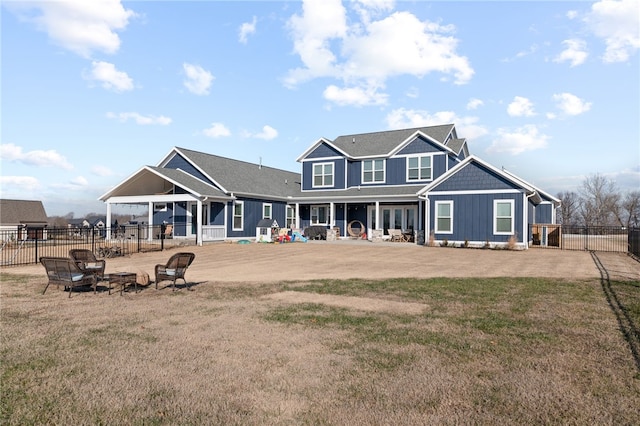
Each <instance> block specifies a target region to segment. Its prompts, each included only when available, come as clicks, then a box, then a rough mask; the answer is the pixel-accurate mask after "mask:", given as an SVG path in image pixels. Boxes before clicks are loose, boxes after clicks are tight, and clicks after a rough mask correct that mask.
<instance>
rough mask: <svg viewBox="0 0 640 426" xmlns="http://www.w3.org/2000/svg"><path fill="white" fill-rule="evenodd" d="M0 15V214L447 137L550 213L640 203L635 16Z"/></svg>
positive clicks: (602, 10)
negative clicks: (181, 169)
mask: <svg viewBox="0 0 640 426" xmlns="http://www.w3.org/2000/svg"><path fill="white" fill-rule="evenodd" d="M0 3H1V6H0V14H1V16H0V23H1V29H0V31H1V33H0V37H1V63H0V70H1V71H0V72H1V80H0V82H1V86H0V96H1V109H0V185H1V186H0V197H1V198H5V199H27V200H41V201H42V202H43V204H44V207H45V210H46V212H47V214H48V215H49V216H63V215H67V214H69V213H73V215H74V217H76V218H81V217H83V216H84V215H86V214H88V213H94V212H95V213H102V214H105V213H106V204H104V203H103V202H101V201H99V200H98V198H99V197H100V196H101V195H103V194H105V193H106V192H108V191H109V190H110V189H112V188H113V187H114V186H116V185H118V184H120V183H121V182H123V181H124V180H125V179H127V178H128V177H129V176H131V175H133V174H134V173H135V172H136V171H138V170H139V169H140V168H141V167H143V166H145V165H157V164H158V163H159V162H160V161H161V160H162V159H163V158H164V157H165V156H166V155H167V154H168V153H169V152H170V151H171V149H172V148H173V147H181V148H187V149H192V150H197V151H202V152H207V153H210V154H215V155H220V156H224V157H229V158H234V159H238V160H243V161H248V162H252V163H256V164H259V163H261V164H263V165H265V166H271V167H277V168H281V169H285V170H290V171H297V172H299V171H300V170H301V165H300V164H299V163H298V162H296V158H297V157H298V156H299V155H300V154H301V153H303V152H304V151H305V150H306V149H307V148H309V147H310V146H311V145H312V144H314V143H315V142H316V141H317V140H318V139H320V138H327V139H330V140H333V139H335V138H337V137H338V136H340V135H350V134H357V133H368V132H377V131H384V130H390V129H402V128H411V127H420V126H429V125H439V124H449V123H453V124H455V126H456V129H457V132H458V136H459V137H461V138H466V140H467V142H468V147H469V151H470V153H471V154H473V155H476V156H478V157H479V158H481V159H483V160H484V161H486V162H488V163H490V164H492V165H494V166H496V167H504V168H505V169H506V170H508V171H510V172H511V173H514V174H516V175H517V176H519V177H520V178H522V179H524V180H525V181H527V182H529V183H532V184H534V185H536V186H538V187H539V188H541V189H542V190H544V191H545V192H547V193H549V194H552V195H557V194H558V193H559V192H560V191H576V192H578V191H579V189H580V186H581V184H582V182H583V181H584V179H585V178H586V177H588V176H592V175H594V174H599V175H602V176H604V177H606V178H608V179H610V180H612V181H614V182H615V184H616V186H617V188H618V189H619V190H620V191H621V192H625V191H628V190H635V189H640V67H639V50H640V2H638V1H637V0H616V1H614V0H603V1H597V2H588V1H572V2H563V1H531V2H525V1H435V2H427V1H392V0H354V1H339V0H319V1H120V0H103V1H97V0H96V1H91V2H89V1H86V0H65V1H61V0H60V1H57V0H50V1H40V2H37V1H26V0H21V1H16V0H13V1H12V0H0ZM121 209H122V210H115V209H114V210H115V211H114V212H115V213H121V214H127V213H129V212H130V213H131V214H136V213H138V212H137V211H135V209H134V208H132V207H126V206H123V207H121Z"/></svg>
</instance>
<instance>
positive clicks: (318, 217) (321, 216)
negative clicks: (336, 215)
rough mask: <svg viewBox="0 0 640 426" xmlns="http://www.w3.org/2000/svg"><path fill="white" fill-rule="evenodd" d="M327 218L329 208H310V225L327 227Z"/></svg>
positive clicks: (328, 220) (328, 218) (328, 219)
mask: <svg viewBox="0 0 640 426" xmlns="http://www.w3.org/2000/svg"><path fill="white" fill-rule="evenodd" d="M329 216H330V212H329V206H311V225H328V224H329V222H330V220H331V218H330V217H329Z"/></svg>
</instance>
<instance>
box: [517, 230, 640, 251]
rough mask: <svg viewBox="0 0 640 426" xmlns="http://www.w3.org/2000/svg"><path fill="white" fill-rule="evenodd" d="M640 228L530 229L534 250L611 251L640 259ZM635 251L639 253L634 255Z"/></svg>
mask: <svg viewBox="0 0 640 426" xmlns="http://www.w3.org/2000/svg"><path fill="white" fill-rule="evenodd" d="M639 234H640V228H631V229H627V228H625V227H622V226H566V225H544V224H533V225H530V226H529V235H530V240H531V241H532V242H533V245H534V246H539V247H545V248H557V249H563V250H588V251H607V252H620V253H626V252H629V253H634V254H636V256H637V255H638V254H637V252H638V246H639V245H640V241H638V240H639V239H640V235H639ZM634 251H635V252H634Z"/></svg>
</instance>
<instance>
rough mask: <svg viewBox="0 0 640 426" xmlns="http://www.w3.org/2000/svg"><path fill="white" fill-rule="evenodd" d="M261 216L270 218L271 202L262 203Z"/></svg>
mask: <svg viewBox="0 0 640 426" xmlns="http://www.w3.org/2000/svg"><path fill="white" fill-rule="evenodd" d="M262 218H263V219H271V203H262Z"/></svg>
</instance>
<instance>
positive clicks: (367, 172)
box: [362, 159, 384, 183]
mask: <svg viewBox="0 0 640 426" xmlns="http://www.w3.org/2000/svg"><path fill="white" fill-rule="evenodd" d="M378 182H384V160H381V159H379V160H364V161H363V162H362V183H378Z"/></svg>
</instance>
